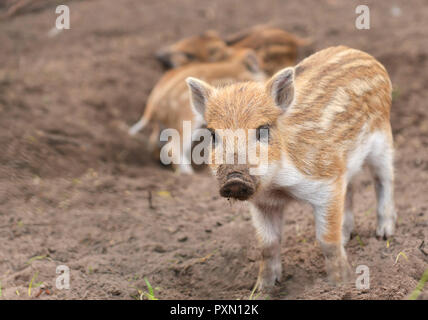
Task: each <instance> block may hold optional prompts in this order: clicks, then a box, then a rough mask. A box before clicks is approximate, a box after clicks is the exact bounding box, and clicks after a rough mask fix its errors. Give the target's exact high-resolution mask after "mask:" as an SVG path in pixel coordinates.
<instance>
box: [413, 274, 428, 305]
mask: <svg viewBox="0 0 428 320" xmlns="http://www.w3.org/2000/svg"><path fill="white" fill-rule="evenodd" d="M427 281H428V269H426V270H425V272H424V274H423V275H422V278H421V280H419V283H418V285H417V286H416V288H415V290H413V292H412V293H411V294H410V296H409V298H408V299H409V300H416V299H417V298H418V296H419V295H420V294H421V292H422V289H423V288H424V286H425V283H426V282H427Z"/></svg>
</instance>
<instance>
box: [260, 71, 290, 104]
mask: <svg viewBox="0 0 428 320" xmlns="http://www.w3.org/2000/svg"><path fill="white" fill-rule="evenodd" d="M266 90H267V92H268V94H269V95H270V96H271V97H272V98H273V100H274V101H275V104H276V105H277V106H278V107H280V108H281V109H282V110H283V111H286V110H287V109H288V108H289V107H290V105H291V104H292V102H293V99H294V68H293V67H288V68H285V69H282V70H281V71H278V72H277V73H276V74H275V75H274V76H273V77H272V78H271V79H270V80H269V81H268V82H267V84H266Z"/></svg>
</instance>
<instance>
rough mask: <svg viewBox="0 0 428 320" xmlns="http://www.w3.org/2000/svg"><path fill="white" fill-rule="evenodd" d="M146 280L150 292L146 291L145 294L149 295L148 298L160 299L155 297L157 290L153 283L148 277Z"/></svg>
mask: <svg viewBox="0 0 428 320" xmlns="http://www.w3.org/2000/svg"><path fill="white" fill-rule="evenodd" d="M144 282H145V283H146V286H147V290H149V292H144V294H145V296H146V297H147V299H149V300H159V299H158V298H156V297H155V291H154V290H153V287H152V285H151V284H150V282H149V280H147V278H146V277H144Z"/></svg>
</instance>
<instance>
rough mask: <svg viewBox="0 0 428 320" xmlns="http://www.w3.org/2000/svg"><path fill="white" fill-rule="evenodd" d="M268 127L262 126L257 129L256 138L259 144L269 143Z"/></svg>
mask: <svg viewBox="0 0 428 320" xmlns="http://www.w3.org/2000/svg"><path fill="white" fill-rule="evenodd" d="M269 129H270V128H269V125H267V124H266V125H263V126H260V127H258V128H257V130H256V138H257V140H258V141H261V142H269Z"/></svg>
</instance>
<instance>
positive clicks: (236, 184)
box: [220, 172, 255, 200]
mask: <svg viewBox="0 0 428 320" xmlns="http://www.w3.org/2000/svg"><path fill="white" fill-rule="evenodd" d="M254 191H255V190H254V187H253V186H252V185H251V184H250V183H248V182H247V181H246V180H245V179H244V176H243V175H242V173H239V172H232V173H229V174H228V175H227V180H226V182H225V183H224V184H223V186H222V187H221V188H220V195H221V196H222V197H225V198H235V199H238V200H247V199H248V198H249V197H251V196H252V195H253V194H254Z"/></svg>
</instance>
